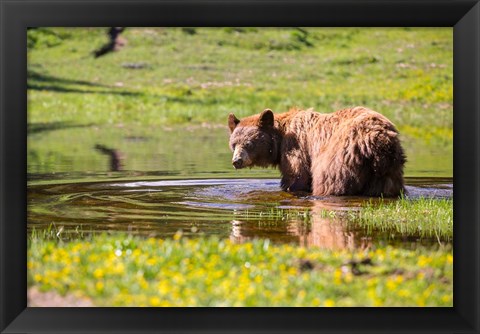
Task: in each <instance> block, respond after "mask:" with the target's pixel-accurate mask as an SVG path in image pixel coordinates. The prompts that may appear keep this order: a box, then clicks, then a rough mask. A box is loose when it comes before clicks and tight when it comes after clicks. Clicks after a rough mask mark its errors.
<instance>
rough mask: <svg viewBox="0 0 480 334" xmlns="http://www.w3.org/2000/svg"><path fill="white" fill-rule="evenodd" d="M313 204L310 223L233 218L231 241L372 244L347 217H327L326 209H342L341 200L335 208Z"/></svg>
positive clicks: (321, 245) (332, 245)
mask: <svg viewBox="0 0 480 334" xmlns="http://www.w3.org/2000/svg"><path fill="white" fill-rule="evenodd" d="M310 203H311V207H310V214H311V215H310V219H309V220H308V222H306V221H305V220H304V219H303V217H299V218H298V219H289V220H288V222H278V223H272V222H270V223H268V222H265V223H263V222H249V221H241V220H233V221H232V222H231V223H232V229H231V233H230V240H232V241H233V242H238V243H241V242H246V241H248V240H251V239H254V238H269V239H272V240H274V241H275V242H283V243H294V244H297V245H300V246H303V247H318V248H323V249H329V250H343V249H348V250H358V249H368V248H370V247H371V246H372V243H371V238H369V237H366V236H364V235H362V234H361V233H360V232H359V231H354V230H352V228H351V226H349V225H348V223H347V222H346V221H345V219H342V218H337V217H329V216H327V217H326V216H325V210H332V209H334V208H335V209H339V208H338V206H337V205H338V204H339V203H338V202H337V203H336V205H335V207H334V208H333V207H332V205H331V203H328V202H327V203H325V202H322V201H318V200H313V201H310Z"/></svg>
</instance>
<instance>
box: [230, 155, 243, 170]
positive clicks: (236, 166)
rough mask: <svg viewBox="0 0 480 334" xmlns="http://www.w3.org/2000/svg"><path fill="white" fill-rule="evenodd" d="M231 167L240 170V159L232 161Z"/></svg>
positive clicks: (241, 162) (241, 163) (241, 164)
mask: <svg viewBox="0 0 480 334" xmlns="http://www.w3.org/2000/svg"><path fill="white" fill-rule="evenodd" d="M232 165H233V167H235V169H239V168H242V166H243V160H242V158H237V159H234V160H232Z"/></svg>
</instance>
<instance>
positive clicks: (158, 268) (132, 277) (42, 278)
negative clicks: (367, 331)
mask: <svg viewBox="0 0 480 334" xmlns="http://www.w3.org/2000/svg"><path fill="white" fill-rule="evenodd" d="M27 266H28V284H29V286H32V285H34V286H37V287H38V288H39V289H40V290H42V291H47V290H55V291H58V292H59V293H61V294H73V295H76V296H81V297H89V298H91V299H92V300H93V302H94V303H95V304H97V305H101V306H102V305H112V306H452V293H453V286H452V279H453V256H452V250H451V249H450V248H444V247H442V248H440V249H438V250H427V249H424V248H421V247H419V248H417V249H415V250H404V249H395V248H392V247H386V248H377V249H371V250H358V251H355V252H351V251H326V250H321V249H315V248H312V249H308V250H307V249H305V248H302V247H294V246H291V245H282V246H276V245H273V244H271V243H270V242H268V240H254V241H253V242H248V243H244V244H233V243H231V242H230V241H228V240H219V239H217V238H200V239H185V238H181V237H180V235H176V236H175V237H174V238H173V239H166V240H159V239H154V238H149V239H145V238H140V237H132V236H128V235H117V236H107V235H97V236H93V237H89V238H87V239H85V240H77V241H72V242H58V240H57V241H45V240H44V239H42V238H40V239H37V238H32V239H31V240H30V242H29V246H28V262H27Z"/></svg>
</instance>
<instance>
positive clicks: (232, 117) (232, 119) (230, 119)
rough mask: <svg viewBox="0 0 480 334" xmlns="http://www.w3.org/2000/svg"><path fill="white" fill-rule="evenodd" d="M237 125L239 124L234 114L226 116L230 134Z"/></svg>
mask: <svg viewBox="0 0 480 334" xmlns="http://www.w3.org/2000/svg"><path fill="white" fill-rule="evenodd" d="M238 123H240V120H239V119H238V118H236V117H235V115H234V114H230V115H228V127H229V128H230V132H233V130H235V128H236V126H237V124H238Z"/></svg>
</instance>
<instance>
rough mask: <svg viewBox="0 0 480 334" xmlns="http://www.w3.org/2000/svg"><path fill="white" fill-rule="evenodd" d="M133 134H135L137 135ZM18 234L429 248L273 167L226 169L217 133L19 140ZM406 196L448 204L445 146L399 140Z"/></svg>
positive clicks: (68, 130)
mask: <svg viewBox="0 0 480 334" xmlns="http://www.w3.org/2000/svg"><path fill="white" fill-rule="evenodd" d="M139 133H140V134H139ZM28 139H29V141H28V179H29V181H28V229H29V230H30V231H31V230H32V229H33V228H35V229H36V230H42V229H48V228H49V226H51V225H52V224H54V225H55V227H56V228H57V229H59V228H61V229H62V233H63V234H64V235H68V234H69V233H70V234H71V235H76V234H78V233H80V232H84V233H89V232H92V231H95V232H98V231H111V232H116V231H128V232H131V233H134V234H141V235H145V236H156V237H169V236H172V235H174V234H175V233H177V232H178V231H179V230H181V231H182V233H183V234H184V235H187V236H204V235H217V236H220V237H223V238H229V239H231V240H233V241H236V242H242V241H245V240H250V239H252V238H269V239H270V240H272V241H273V242H276V243H285V242H288V243H295V244H299V245H304V246H318V247H324V248H330V249H337V248H358V247H368V246H370V245H372V244H378V243H381V244H385V243H389V244H393V243H396V244H402V245H404V246H406V247H407V246H409V245H412V244H414V245H415V244H419V243H425V244H433V243H435V242H436V240H428V239H425V238H423V239H421V238H420V237H419V236H415V235H409V236H398V235H394V234H392V233H391V232H389V231H384V232H375V233H373V234H372V232H371V231H365V230H362V229H360V228H358V227H356V226H355V225H352V224H351V223H349V222H348V221H347V220H346V219H345V218H342V217H343V216H342V215H338V216H335V217H333V216H328V215H325V214H324V212H325V210H333V211H337V212H338V211H341V212H349V211H355V210H358V209H359V208H360V207H361V206H362V204H364V203H365V201H369V200H371V199H369V198H364V197H324V198H314V197H312V196H308V195H306V194H301V195H298V194H297V195H293V194H290V193H286V192H283V191H281V190H280V181H279V176H280V174H279V172H278V171H277V170H274V169H251V170H241V171H236V170H234V169H233V168H232V167H231V163H230V160H231V153H230V152H229V150H228V132H227V131H226V129H225V128H224V127H221V128H217V127H198V128H172V129H168V128H167V129H162V131H159V130H155V129H143V128H142V129H137V130H135V129H131V128H130V129H124V128H112V129H97V128H96V127H94V126H85V127H68V126H67V127H62V126H60V127H59V128H54V129H53V130H52V129H47V130H43V131H35V132H30V133H29V137H28ZM404 145H405V149H406V151H407V156H408V160H409V162H408V164H407V168H406V176H407V177H406V182H407V184H408V186H407V191H408V196H409V198H418V197H432V198H451V197H452V193H453V180H452V178H451V175H452V154H451V148H448V147H443V146H441V147H438V146H434V145H433V146H432V145H426V144H425V145H422V144H419V143H418V142H415V141H413V140H408V139H406V140H405V141H404Z"/></svg>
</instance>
